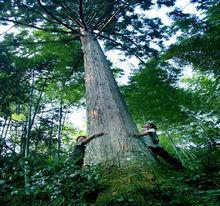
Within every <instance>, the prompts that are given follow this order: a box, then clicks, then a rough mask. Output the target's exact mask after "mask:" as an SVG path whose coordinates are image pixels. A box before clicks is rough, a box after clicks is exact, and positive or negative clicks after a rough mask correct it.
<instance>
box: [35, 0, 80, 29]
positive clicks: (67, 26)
mask: <svg viewBox="0 0 220 206" xmlns="http://www.w3.org/2000/svg"><path fill="white" fill-rule="evenodd" d="M37 2H38V4H39V5H40V7H41V8H42V9H43V10H44V11H45V12H46V13H47V14H48V15H49V16H51V17H52V18H53V19H55V20H56V21H57V22H58V23H60V24H62V25H63V26H64V27H66V28H68V29H69V30H70V31H74V32H76V30H75V29H73V28H72V27H70V26H69V25H68V24H66V23H63V22H62V21H60V20H59V19H58V18H57V17H56V16H54V15H53V14H52V13H51V12H49V11H48V10H47V9H46V8H45V7H44V6H43V4H42V3H41V0H37ZM78 33H79V32H78Z"/></svg>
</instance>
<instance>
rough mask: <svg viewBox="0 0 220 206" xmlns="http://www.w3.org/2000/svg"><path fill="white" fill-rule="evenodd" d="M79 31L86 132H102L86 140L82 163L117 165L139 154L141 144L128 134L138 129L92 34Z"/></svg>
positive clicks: (136, 157)
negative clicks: (80, 34) (83, 70)
mask: <svg viewBox="0 0 220 206" xmlns="http://www.w3.org/2000/svg"><path fill="white" fill-rule="evenodd" d="M81 33H82V34H83V35H82V36H81V42H82V47H83V52H84V67H85V81H86V103H87V127H88V128H87V130H88V135H92V134H95V133H99V132H104V133H106V135H104V136H101V137H97V138H96V139H94V140H92V141H91V142H90V143H88V145H87V149H86V153H85V159H84V164H85V165H93V164H100V163H108V164H109V163H113V164H117V165H120V164H122V163H123V162H124V161H126V160H128V161H131V159H133V158H135V159H137V160H138V159H140V155H141V154H143V145H141V144H142V143H141V142H140V140H138V139H136V138H134V137H132V134H136V133H137V132H138V131H137V128H136V125H135V124H134V122H133V120H132V118H131V115H130V113H129V111H128V109H127V106H126V104H125V102H124V101H123V98H122V96H121V94H120V92H119V89H118V86H117V83H116V81H115V79H114V77H113V75H112V72H111V69H110V66H109V64H108V62H107V60H106V57H105V55H104V53H103V51H102V49H101V47H100V45H99V43H98V41H97V39H95V37H94V35H93V34H91V33H90V32H89V31H85V30H83V29H81ZM141 150H142V151H141ZM144 150H145V151H144V153H145V156H147V158H148V159H149V158H152V156H151V154H150V153H149V151H148V150H147V148H146V147H145V148H144ZM146 154H147V155H146ZM142 156H143V155H142ZM132 162H133V161H131V163H132Z"/></svg>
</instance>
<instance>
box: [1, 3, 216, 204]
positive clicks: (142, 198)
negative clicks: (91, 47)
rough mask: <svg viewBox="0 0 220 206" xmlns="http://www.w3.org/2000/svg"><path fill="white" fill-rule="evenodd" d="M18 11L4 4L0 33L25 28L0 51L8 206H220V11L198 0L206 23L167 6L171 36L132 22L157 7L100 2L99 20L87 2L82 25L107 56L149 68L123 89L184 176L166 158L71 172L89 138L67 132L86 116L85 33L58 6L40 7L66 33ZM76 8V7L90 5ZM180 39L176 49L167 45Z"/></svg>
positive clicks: (41, 15) (147, 21) (156, 23)
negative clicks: (71, 118)
mask: <svg viewBox="0 0 220 206" xmlns="http://www.w3.org/2000/svg"><path fill="white" fill-rule="evenodd" d="M13 2H14V1H10V0H7V1H4V2H3V1H0V7H1V8H2V10H1V11H0V13H1V17H0V21H1V23H2V24H7V22H13V23H14V24H15V25H14V26H16V27H17V29H18V31H17V33H10V32H8V33H6V34H5V35H4V37H3V38H2V40H1V42H0V205H4V206H20V205H22V206H38V205H42V206H87V205H88V206H90V205H91V206H108V205H109V206H118V205H121V206H145V205H147V206H148V205H149V206H151V205H152V206H219V205H220V204H219V202H220V189H219V188H220V158H219V157H220V139H219V134H220V121H219V116H220V94H219V86H220V83H219V71H220V62H219V61H220V51H219V48H220V45H219V43H220V23H219V22H220V2H219V1H217V0H207V1H202V0H191V3H196V4H195V7H196V9H197V11H199V12H200V14H201V15H194V14H187V13H184V10H183V11H181V10H180V9H179V8H175V6H174V1H162V0H158V1H157V6H158V7H164V6H167V7H169V8H170V13H169V16H170V18H172V20H173V23H172V25H170V26H165V25H163V24H162V21H161V20H160V19H159V18H148V17H145V16H143V15H141V14H138V13H135V11H136V10H135V8H136V6H137V5H139V9H140V10H141V11H142V12H147V11H148V10H149V9H150V8H151V6H152V5H153V2H152V1H133V0H132V1H121V2H122V3H120V2H119V1H112V2H109V1H108V2H107V1H94V2H93V4H95V2H96V3H97V4H96V6H94V5H93V6H94V8H95V9H96V10H95V12H94V13H92V12H91V8H90V6H91V5H89V1H85V9H86V11H87V12H88V15H87V16H86V17H85V19H86V20H87V23H88V22H90V26H91V28H93V31H94V33H95V34H96V35H97V36H96V37H97V38H99V39H100V40H102V41H104V45H105V48H106V49H113V48H114V49H115V48H117V49H121V50H125V54H126V55H129V56H131V55H135V56H136V57H138V58H139V59H140V60H141V63H140V65H139V66H138V68H136V69H135V70H134V71H132V74H131V76H130V77H129V82H128V84H127V85H123V86H121V87H120V90H121V92H122V94H123V96H124V98H125V100H126V103H127V104H128V106H129V110H130V111H131V113H132V116H133V118H134V120H135V122H136V123H137V125H138V127H140V128H141V126H142V125H143V124H144V123H145V122H154V123H155V124H156V125H157V126H158V128H159V138H160V142H161V144H162V145H163V147H164V148H165V149H166V150H167V151H168V152H169V153H171V154H172V155H173V156H176V157H177V158H179V159H180V160H181V161H182V162H183V164H184V166H185V167H186V169H185V170H184V171H181V172H180V171H176V170H174V168H172V167H171V166H170V165H169V164H167V163H166V162H164V161H163V160H162V159H160V158H159V159H158V160H157V161H156V163H155V164H152V166H151V168H148V167H146V168H144V167H140V168H139V167H136V166H134V167H133V166H132V165H133V164H132V161H131V163H130V165H129V166H128V167H118V166H116V165H111V166H109V165H105V166H103V165H98V166H87V167H83V168H78V167H76V166H74V165H73V164H72V161H71V158H70V156H71V153H72V150H73V147H74V145H75V138H74V137H76V136H77V135H78V134H85V133H86V131H79V129H77V128H76V127H75V126H74V125H71V124H70V123H69V122H67V116H68V114H69V113H71V112H72V111H73V110H74V109H75V108H76V107H86V100H85V96H86V94H85V93H86V92H85V80H84V64H83V52H82V49H81V44H80V41H79V38H78V36H77V35H78V32H79V30H78V29H77V28H78V25H77V24H76V23H74V24H73V25H72V23H70V21H69V15H67V16H66V15H64V13H62V9H60V10H59V8H57V7H55V6H54V5H53V4H49V3H48V2H49V1H46V0H45V1H42V2H43V4H44V5H46V4H49V7H48V8H49V9H50V11H51V12H52V13H54V14H56V15H58V17H59V18H60V19H63V22H60V21H59V19H58V20H54V19H53V18H52V16H50V15H48V14H47V15H46V13H45V10H44V9H43V8H42V6H41V7H40V6H39V4H38V3H37V2H39V1H17V3H20V7H19V9H18V7H16V6H15V5H13ZM40 2H41V1H40ZM52 2H55V4H56V6H57V4H59V2H58V1H52ZM60 2H62V3H63V7H66V6H67V5H68V4H70V1H67V0H65V1H60ZM65 2H66V6H64V5H65ZM72 2H74V3H73V4H72V6H71V7H70V8H74V4H78V3H79V2H82V1H79V2H77V3H76V1H72ZM118 2H119V3H118ZM114 3H115V4H116V6H115V5H114ZM117 3H118V5H119V6H118V8H116V7H117ZM102 4H103V5H102ZM101 5H102V6H101ZM13 6H14V7H13ZM63 7H62V8H63ZM46 8H47V7H46ZM77 8H78V7H77ZM101 8H102V9H101ZM28 9H30V10H28ZM99 9H100V12H99ZM118 9H119V10H118ZM123 9H124V10H123ZM126 9H127V11H128V12H124V11H126ZM140 10H139V11H140ZM30 11H34V12H32V13H31V12H30ZM106 11H111V12H110V13H106ZM119 11H120V12H119ZM59 12H60V13H59ZM117 12H118V13H117ZM23 13H24V14H25V15H23ZM75 15H76V16H77V18H79V19H80V18H81V17H80V15H79V14H75V13H74V12H73V16H75ZM81 15H82V14H81ZM117 15H118V16H117ZM116 17H117V18H116ZM99 19H100V22H99ZM108 19H111V21H110V23H109V24H108V25H107V26H106V27H105V26H104V25H105V23H106V22H107V20H108ZM62 23H65V24H66V25H63V24H62ZM81 23H83V22H81ZM19 25H20V27H19ZM26 26H28V27H26ZM39 26H41V28H40V29H39ZM103 26H104V27H103ZM70 28H72V30H71V29H70ZM175 34H178V37H177V40H176V43H174V44H172V45H168V46H167V45H165V44H164V43H165V42H166V40H168V38H169V37H170V36H173V35H175ZM152 43H153V44H154V45H155V44H157V46H158V48H160V49H158V50H157V49H155V47H152ZM186 68H188V69H189V68H190V75H188V76H186V75H185V71H186ZM113 70H114V68H113ZM113 72H115V70H114V71H113ZM115 73H116V75H117V71H116V72H115ZM143 165H144V164H143Z"/></svg>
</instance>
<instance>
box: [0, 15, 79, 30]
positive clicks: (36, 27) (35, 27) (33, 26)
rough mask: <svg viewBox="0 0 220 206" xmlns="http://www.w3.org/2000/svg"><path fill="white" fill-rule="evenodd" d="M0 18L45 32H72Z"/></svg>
mask: <svg viewBox="0 0 220 206" xmlns="http://www.w3.org/2000/svg"><path fill="white" fill-rule="evenodd" d="M0 20H2V21H6V22H12V23H15V24H17V25H21V26H26V27H30V28H33V29H38V30H41V31H46V32H55V33H65V34H72V33H73V32H68V31H64V30H58V29H43V28H41V27H38V26H35V25H32V24H26V23H23V22H19V21H16V20H12V19H4V18H1V17H0ZM75 33H76V31H75ZM77 34H78V32H77Z"/></svg>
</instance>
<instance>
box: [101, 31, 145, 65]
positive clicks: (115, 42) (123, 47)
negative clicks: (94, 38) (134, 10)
mask: <svg viewBox="0 0 220 206" xmlns="http://www.w3.org/2000/svg"><path fill="white" fill-rule="evenodd" d="M99 36H101V37H103V38H105V39H108V40H109V41H111V42H113V43H114V44H116V45H119V46H120V47H121V48H122V49H124V50H126V51H127V52H128V53H130V54H132V55H134V56H135V57H137V58H138V59H139V60H140V61H141V62H142V63H145V62H144V61H143V60H142V59H141V58H140V57H139V56H138V55H137V54H135V53H134V52H132V51H130V50H129V49H127V48H126V47H125V46H123V45H122V44H121V43H119V42H117V41H115V40H114V39H112V38H110V37H107V36H105V35H102V34H100V35H99Z"/></svg>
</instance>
